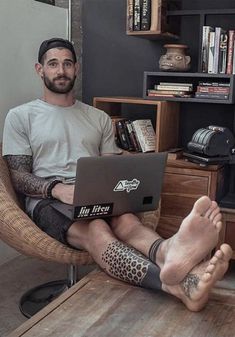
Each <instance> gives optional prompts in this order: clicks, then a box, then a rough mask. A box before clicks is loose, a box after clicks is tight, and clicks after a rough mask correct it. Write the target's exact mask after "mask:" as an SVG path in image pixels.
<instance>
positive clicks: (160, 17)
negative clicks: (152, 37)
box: [150, 0, 167, 32]
mask: <svg viewBox="0 0 235 337" xmlns="http://www.w3.org/2000/svg"><path fill="white" fill-rule="evenodd" d="M166 10H167V0H151V25H150V30H152V31H158V32H163V31H166V30H167V17H166Z"/></svg>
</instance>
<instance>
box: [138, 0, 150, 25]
mask: <svg viewBox="0 0 235 337" xmlns="http://www.w3.org/2000/svg"><path fill="white" fill-rule="evenodd" d="M140 22H141V24H140V27H141V30H150V25H151V0H142V6H141V15H140Z"/></svg>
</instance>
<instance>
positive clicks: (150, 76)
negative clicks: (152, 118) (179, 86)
mask: <svg viewBox="0 0 235 337" xmlns="http://www.w3.org/2000/svg"><path fill="white" fill-rule="evenodd" d="M199 81H204V82H206V81H208V82H211V81H212V82H223V83H228V84H230V94H229V98H228V99H225V100H218V99H209V98H203V99H202V98H196V97H191V98H181V97H164V96H161V97H159V96H157V97H156V99H157V100H164V101H175V102H177V101H178V102H194V103H213V104H234V103H235V92H234V91H235V88H234V87H235V86H234V81H235V75H227V74H208V73H189V72H185V73H182V72H163V71H162V72H148V71H145V72H144V81H143V98H144V99H147V100H148V99H151V100H154V97H152V96H151V97H149V96H148V95H147V91H148V89H153V87H154V85H155V84H159V83H160V82H176V83H184V82H190V83H192V84H193V91H194V92H195V91H196V87H197V85H198V83H199Z"/></svg>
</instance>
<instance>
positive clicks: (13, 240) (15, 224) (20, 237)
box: [0, 144, 159, 317]
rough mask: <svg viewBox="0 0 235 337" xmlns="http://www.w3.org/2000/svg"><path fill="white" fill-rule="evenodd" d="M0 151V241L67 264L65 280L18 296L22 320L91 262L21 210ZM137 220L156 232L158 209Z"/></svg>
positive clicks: (74, 280) (50, 298) (72, 281)
mask: <svg viewBox="0 0 235 337" xmlns="http://www.w3.org/2000/svg"><path fill="white" fill-rule="evenodd" d="M1 149H2V146H1V144H0V238H1V239H2V241H4V242H5V243H7V244H8V245H9V246H11V247H13V248H14V249H16V250H17V251H19V252H20V253H22V254H24V255H27V256H32V257H37V258H39V259H43V260H46V261H54V262H60V263H63V264H67V265H68V279H67V280H63V281H53V282H49V283H47V284H44V285H41V286H38V287H36V288H34V289H31V290H29V291H28V292H27V293H26V294H24V295H23V296H22V298H21V300H20V310H21V312H22V313H23V314H24V315H25V316H26V317H31V316H32V315H33V314H35V313H36V312H37V311H39V310H40V309H42V308H43V307H44V306H45V305H46V304H48V302H50V301H51V300H52V299H54V298H55V297H56V296H58V294H60V293H61V291H63V290H64V288H65V286H66V287H67V286H68V287H70V286H71V285H73V284H74V283H75V282H76V268H75V267H76V266H81V265H88V264H93V263H94V261H93V259H92V258H91V256H90V255H89V254H88V253H87V252H86V251H79V250H75V249H72V248H69V247H67V246H65V245H63V244H62V243H60V242H58V241H56V240H54V239H53V238H51V237H50V236H48V235H47V234H46V233H44V232H43V231H41V230H40V229H39V228H38V227H37V226H36V224H34V222H33V221H32V220H31V219H30V218H29V217H28V216H27V214H26V213H25V212H24V211H23V210H22V208H21V206H20V205H21V203H20V200H19V198H18V197H17V195H16V193H15V191H14V189H13V186H12V183H11V178H10V172H9V169H8V167H7V164H6V162H5V160H4V159H3V157H2V153H1ZM139 217H140V218H141V221H142V222H143V223H144V225H145V226H147V227H151V228H153V229H154V230H155V229H156V226H157V223H158V219H159V212H158V210H156V211H153V212H145V213H140V214H139ZM43 289H44V291H42V290H43ZM51 292H52V293H51ZM45 294H46V295H45ZM45 296H46V297H45Z"/></svg>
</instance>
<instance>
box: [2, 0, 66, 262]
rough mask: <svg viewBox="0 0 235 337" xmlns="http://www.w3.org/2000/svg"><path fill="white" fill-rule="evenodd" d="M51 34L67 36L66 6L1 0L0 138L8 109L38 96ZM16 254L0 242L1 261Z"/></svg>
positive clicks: (31, 1)
mask: <svg viewBox="0 0 235 337" xmlns="http://www.w3.org/2000/svg"><path fill="white" fill-rule="evenodd" d="M51 37H64V38H67V37H68V12H67V9H64V8H60V7H55V6H51V5H47V4H44V3H41V2H38V1H34V0H0V142H1V141H2V132H3V126H4V120H5V116H6V114H7V112H8V110H9V109H10V108H12V107H14V106H16V105H19V104H22V103H24V102H27V101H29V100H32V99H35V98H37V97H40V96H41V93H42V91H41V80H40V79H39V78H38V77H37V75H36V73H35V71H34V64H35V62H36V61H37V51H38V48H39V45H40V43H41V42H42V41H43V40H45V39H48V38H51ZM15 255H16V252H15V251H14V250H12V249H10V248H9V247H8V246H6V245H5V244H3V243H2V242H0V264H2V263H4V262H6V261H7V260H8V259H9V258H12V257H14V256H15Z"/></svg>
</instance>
